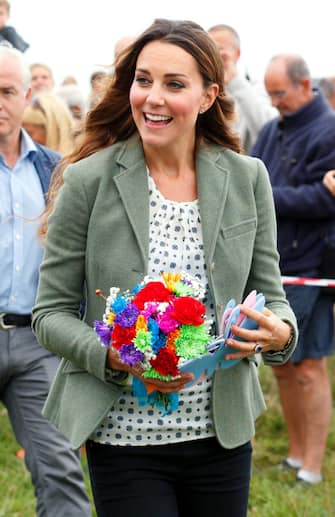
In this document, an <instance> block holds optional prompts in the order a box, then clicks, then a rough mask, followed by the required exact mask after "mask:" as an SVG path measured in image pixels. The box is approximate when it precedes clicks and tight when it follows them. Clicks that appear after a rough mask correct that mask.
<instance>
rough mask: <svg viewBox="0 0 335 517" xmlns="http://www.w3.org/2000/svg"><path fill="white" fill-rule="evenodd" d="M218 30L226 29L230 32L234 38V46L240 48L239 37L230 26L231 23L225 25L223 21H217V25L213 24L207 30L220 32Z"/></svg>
mask: <svg viewBox="0 0 335 517" xmlns="http://www.w3.org/2000/svg"><path fill="white" fill-rule="evenodd" d="M220 31H227V32H229V33H230V34H231V36H232V37H233V40H234V44H235V47H236V48H239V49H240V48H241V39H240V36H239V34H238V32H237V31H236V30H235V29H234V27H232V26H231V25H226V24H225V23H219V24H218V25H213V26H212V27H210V28H209V29H208V30H207V32H209V33H211V32H220Z"/></svg>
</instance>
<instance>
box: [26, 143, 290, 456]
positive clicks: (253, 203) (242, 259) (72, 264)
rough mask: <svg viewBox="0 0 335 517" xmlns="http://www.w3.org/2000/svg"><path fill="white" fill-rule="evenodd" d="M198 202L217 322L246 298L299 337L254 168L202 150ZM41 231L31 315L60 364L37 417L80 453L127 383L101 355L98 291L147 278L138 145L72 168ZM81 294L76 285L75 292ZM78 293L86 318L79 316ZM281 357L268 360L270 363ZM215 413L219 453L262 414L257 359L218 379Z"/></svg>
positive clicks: (266, 195) (262, 179)
mask: <svg viewBox="0 0 335 517" xmlns="http://www.w3.org/2000/svg"><path fill="white" fill-rule="evenodd" d="M196 170H197V181H198V196H199V206H200V214H201V221H202V227H203V239H204V249H205V256H206V264H207V273H208V281H209V286H210V289H211V291H212V295H213V297H214V300H215V303H216V317H217V323H218V322H219V320H220V317H221V311H222V308H223V307H224V306H225V304H226V303H227V301H228V300H229V299H230V298H235V299H236V300H237V301H241V300H242V299H243V297H244V296H245V295H246V294H247V293H248V292H249V291H250V290H252V289H257V291H259V292H262V293H264V295H265V297H266V301H267V306H268V307H269V308H270V309H271V310H272V311H273V312H275V313H276V314H277V315H279V316H280V317H281V318H282V319H285V320H287V321H288V322H290V323H291V325H292V326H293V327H294V329H295V334H296V335H297V330H296V321H295V317H294V314H293V312H292V310H291V309H290V307H289V305H288V303H287V301H286V299H285V295H284V291H283V288H282V284H281V279H280V272H279V268H278V253H277V249H276V223H275V213H274V206H273V199H272V191H271V186H270V183H269V180H268V174H267V171H266V169H265V166H264V165H263V163H262V162H261V161H260V160H258V159H256V158H251V157H247V156H242V155H239V154H237V153H235V152H233V151H230V150H227V149H224V148H222V147H220V146H214V145H212V146H207V147H205V146H204V147H202V148H200V149H199V151H198V153H197V157H196ZM64 180H65V181H64V185H63V187H62V189H61V192H60V194H59V197H58V199H57V202H56V206H55V210H54V213H53V215H52V216H51V217H50V221H49V231H48V236H47V240H46V249H45V257H44V260H43V263H42V266H41V270H40V281H39V290H38V297H37V302H36V306H35V308H34V311H33V328H34V331H35V333H36V336H37V338H38V340H39V341H40V343H41V344H42V345H43V346H44V347H45V348H47V349H48V350H50V351H52V352H53V353H55V354H57V355H59V356H61V357H62V358H63V360H62V362H61V365H60V367H59V369H58V372H57V375H56V378H55V380H54V383H53V386H52V388H51V391H50V393H49V396H48V399H47V401H46V404H45V409H44V413H45V415H46V416H47V418H48V419H50V421H51V422H52V423H53V424H54V425H55V426H56V427H57V428H59V429H60V430H61V431H62V432H63V433H64V434H65V435H66V436H67V437H68V438H69V440H70V441H71V443H72V445H73V447H75V448H77V447H79V446H80V445H81V444H82V443H83V442H84V441H85V440H86V439H87V438H88V437H89V435H90V434H91V433H92V431H93V430H94V429H95V428H96V427H97V426H98V425H99V423H100V422H101V421H102V420H103V418H104V417H105V416H106V414H107V412H108V410H109V409H110V408H111V406H112V405H113V403H114V401H115V400H116V399H117V398H118V397H119V395H120V391H121V389H122V383H123V381H124V377H125V376H127V374H125V373H124V372H123V373H120V375H117V376H116V377H114V376H113V375H111V371H110V370H108V369H106V354H107V351H106V349H105V348H104V347H102V346H101V345H100V343H99V341H98V338H97V336H96V333H95V331H94V330H93V322H94V320H96V319H97V320H100V319H101V316H102V314H103V312H104V306H105V304H104V301H103V300H101V298H100V297H98V296H96V294H95V290H96V289H97V288H100V289H102V291H103V292H105V293H108V292H109V288H110V287H111V286H118V287H120V288H121V290H125V289H130V288H133V287H134V285H135V284H137V283H138V282H140V281H141V280H142V278H143V276H144V275H145V274H146V273H147V265H148V238H149V202H148V199H149V191H148V180H147V171H146V164H145V161H144V156H143V149H142V146H141V144H140V141H139V140H138V138H137V137H136V138H135V137H133V138H131V139H130V140H128V141H126V142H121V143H117V144H114V145H112V146H110V147H108V148H106V149H104V150H102V151H99V152H97V153H95V154H93V155H91V156H89V157H88V158H85V159H83V160H81V161H79V162H77V163H75V164H73V165H70V166H69V167H68V168H67V170H66V171H65V174H64ZM84 286H85V287H84ZM84 289H85V298H86V314H85V317H84V321H82V320H80V318H79V311H80V305H81V301H82V299H83V295H84ZM295 343H296V338H295V339H294V341H293V343H292V346H291V348H290V349H289V350H288V351H286V352H285V353H282V352H276V353H266V354H263V360H264V362H265V363H267V364H270V365H278V364H282V363H283V362H285V361H286V360H287V359H288V358H289V356H290V354H291V353H292V351H293V349H294V346H295ZM212 406H213V407H212V410H213V419H214V425H215V431H216V434H217V438H218V440H219V442H220V443H221V444H222V445H223V446H224V447H227V448H232V447H235V446H238V445H240V444H242V443H245V442H247V441H248V440H249V439H250V438H251V436H252V435H253V434H254V430H255V428H254V421H255V419H256V418H257V416H258V415H259V414H260V413H261V412H262V411H263V410H264V409H265V403H264V399H263V396H262V392H261V389H260V385H259V381H258V375H257V365H256V362H255V358H254V357H253V358H252V359H251V360H242V361H240V362H239V363H238V364H237V365H235V366H234V367H231V368H230V369H227V370H224V371H222V370H220V371H217V372H216V373H215V376H214V380H213V390H212Z"/></svg>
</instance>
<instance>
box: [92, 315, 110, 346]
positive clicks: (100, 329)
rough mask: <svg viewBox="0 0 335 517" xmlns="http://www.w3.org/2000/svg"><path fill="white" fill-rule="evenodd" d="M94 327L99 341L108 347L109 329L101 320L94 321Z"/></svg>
mask: <svg viewBox="0 0 335 517" xmlns="http://www.w3.org/2000/svg"><path fill="white" fill-rule="evenodd" d="M94 328H95V331H96V333H97V334H98V336H99V339H100V341H101V343H103V344H104V345H105V346H107V347H109V345H110V339H111V329H110V328H109V327H108V325H106V324H105V323H104V322H103V321H97V320H95V321H94Z"/></svg>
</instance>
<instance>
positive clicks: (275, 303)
mask: <svg viewBox="0 0 335 517" xmlns="http://www.w3.org/2000/svg"><path fill="white" fill-rule="evenodd" d="M258 171H259V173H258V176H257V182H256V185H255V200H256V206H257V233H256V239H255V244H254V253H253V260H252V267H251V270H250V275H249V279H248V283H247V287H246V293H248V292H249V291H251V290H252V289H257V290H258V291H261V292H263V293H264V295H265V298H266V306H267V307H268V309H270V310H271V311H272V312H274V313H275V314H276V315H277V316H278V317H279V318H281V319H282V320H284V321H286V322H287V323H289V324H290V325H291V327H292V329H293V333H294V337H293V340H292V343H291V346H290V347H289V348H288V349H286V350H285V351H278V352H266V353H264V354H262V357H263V360H264V363H265V364H267V365H278V364H282V363H285V362H286V361H287V360H288V359H289V358H290V356H291V355H292V353H293V351H294V349H295V347H296V344H297V340H298V328H297V322H296V318H295V315H294V313H293V310H292V309H291V307H290V305H289V303H288V301H287V299H286V296H285V292H284V289H283V286H282V281H281V275H280V269H279V254H278V251H277V231H276V215H275V210H274V204H273V197H272V189H271V184H270V181H269V175H268V172H267V170H266V168H265V166H264V164H263V162H261V161H260V160H258Z"/></svg>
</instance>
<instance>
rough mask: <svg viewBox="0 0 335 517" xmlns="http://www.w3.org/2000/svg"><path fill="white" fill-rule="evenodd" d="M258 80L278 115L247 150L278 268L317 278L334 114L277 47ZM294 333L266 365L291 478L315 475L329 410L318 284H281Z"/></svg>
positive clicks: (326, 327) (330, 220)
mask: <svg viewBox="0 0 335 517" xmlns="http://www.w3.org/2000/svg"><path fill="white" fill-rule="evenodd" d="M265 87H266V90H267V92H268V94H269V96H270V98H271V101H272V104H273V106H275V107H276V108H277V110H278V112H279V114H280V116H279V117H278V118H276V119H274V120H272V121H270V122H268V123H267V124H266V125H265V126H264V127H263V128H262V130H261V132H260V134H259V136H258V139H257V142H256V144H255V146H254V148H253V152H252V154H253V155H254V156H257V157H259V158H261V159H262V160H263V161H264V163H265V165H266V166H267V168H268V171H269V175H270V180H271V184H272V188H273V196H274V202H275V207H276V215H277V226H278V250H279V253H280V268H281V272H282V274H283V275H286V276H301V277H318V276H320V274H321V269H320V268H321V261H322V256H323V252H324V248H325V240H324V237H325V236H326V234H327V232H329V231H331V230H332V228H333V227H334V222H335V202H334V198H333V197H332V195H331V193H330V192H329V191H328V189H327V188H326V187H325V185H324V184H323V181H322V180H323V177H324V175H325V173H326V172H327V171H328V170H330V169H335V113H334V111H333V110H331V108H330V106H329V105H328V103H327V102H326V101H325V99H324V98H323V95H321V94H320V93H319V91H314V90H313V89H312V86H311V77H310V72H309V69H308V67H307V64H306V63H305V61H304V60H303V59H302V58H301V57H300V56H296V55H290V54H282V55H278V56H275V57H274V58H272V60H271V61H270V63H269V65H268V67H267V69H266V73H265ZM285 290H286V294H287V298H288V300H289V302H290V304H291V306H292V308H293V310H294V312H295V314H296V317H297V320H298V327H299V340H298V345H297V347H296V350H295V352H294V353H293V355H292V356H291V358H290V360H289V361H288V362H287V363H286V364H285V365H283V366H280V367H276V368H274V373H275V375H276V378H277V381H278V386H279V391H280V399H281V404H282V408H283V412H284V417H285V420H286V423H287V428H288V435H289V452H288V458H287V459H286V460H284V462H283V466H286V467H290V468H293V469H296V470H297V480H298V481H299V482H300V481H303V482H305V484H306V483H310V484H315V483H318V482H320V481H321V480H322V475H321V466H322V459H323V455H324V451H325V447H326V441H327V436H328V431H329V425H330V418H331V413H332V400H331V384H330V380H329V376H328V371H327V356H328V355H330V354H332V353H333V326H334V323H333V311H332V306H333V300H332V298H331V297H330V296H327V291H322V289H321V288H320V287H309V286H296V285H287V286H286V287H285Z"/></svg>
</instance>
